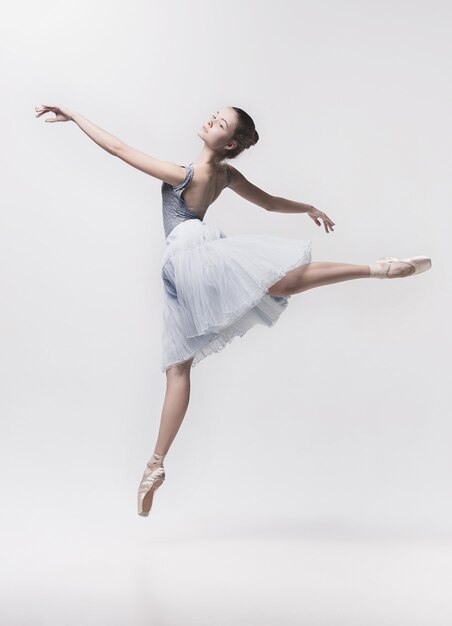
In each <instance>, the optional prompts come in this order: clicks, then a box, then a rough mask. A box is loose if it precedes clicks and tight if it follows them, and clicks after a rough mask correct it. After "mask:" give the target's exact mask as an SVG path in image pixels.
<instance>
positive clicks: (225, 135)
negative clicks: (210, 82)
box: [198, 107, 237, 150]
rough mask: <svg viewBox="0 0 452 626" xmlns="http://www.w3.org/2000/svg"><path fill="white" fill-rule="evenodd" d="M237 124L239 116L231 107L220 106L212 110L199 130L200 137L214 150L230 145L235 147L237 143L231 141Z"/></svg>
mask: <svg viewBox="0 0 452 626" xmlns="http://www.w3.org/2000/svg"><path fill="white" fill-rule="evenodd" d="M236 126H237V117H236V113H235V111H234V109H232V108H231V107H225V108H223V109H222V108H220V109H218V111H212V113H211V115H210V117H209V118H208V120H207V121H206V122H205V123H204V125H203V126H201V128H200V129H199V131H198V135H199V137H201V139H203V140H204V142H205V143H206V144H207V145H208V146H209V148H211V149H212V150H218V149H220V148H224V147H225V146H228V147H229V148H234V147H235V146H236V145H237V144H236V143H235V141H231V138H232V137H233V136H234V133H235V129H236Z"/></svg>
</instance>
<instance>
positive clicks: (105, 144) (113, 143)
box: [71, 112, 122, 155]
mask: <svg viewBox="0 0 452 626" xmlns="http://www.w3.org/2000/svg"><path fill="white" fill-rule="evenodd" d="M71 117H72V120H73V121H74V122H75V123H76V124H77V126H79V127H80V128H81V129H82V130H83V132H84V133H85V134H87V135H88V137H90V139H92V140H93V141H94V142H95V143H97V145H98V146H100V147H101V148H103V149H104V150H106V151H107V152H109V153H110V154H113V155H116V151H117V149H118V147H119V146H120V145H121V143H122V141H121V140H120V139H119V138H118V137H115V135H112V134H111V133H109V132H107V131H106V130H103V129H102V128H100V127H99V126H96V125H95V124H93V123H92V122H90V121H89V120H87V119H86V117H83V116H82V115H80V113H73V112H71Z"/></svg>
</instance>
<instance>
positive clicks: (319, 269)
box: [268, 261, 370, 296]
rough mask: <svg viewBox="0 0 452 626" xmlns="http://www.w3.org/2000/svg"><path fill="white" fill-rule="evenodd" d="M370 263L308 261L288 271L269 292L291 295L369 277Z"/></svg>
mask: <svg viewBox="0 0 452 626" xmlns="http://www.w3.org/2000/svg"><path fill="white" fill-rule="evenodd" d="M369 276H370V269H369V265H355V264H354V263H333V262H329V261H319V262H314V263H306V264H305V265H301V266H300V267H296V268H295V269H293V270H290V271H289V272H287V274H286V275H285V276H283V277H282V278H281V279H280V280H279V281H278V282H277V283H275V284H274V285H272V286H271V287H270V289H269V290H268V293H270V294H271V295H274V296H291V295H293V294H296V293H300V292H302V291H307V290H308V289H313V288H314V287H321V286H323V285H332V284H333V283H340V282H343V281H345V280H353V279H355V278H369Z"/></svg>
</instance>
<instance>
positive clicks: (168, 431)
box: [150, 358, 193, 467]
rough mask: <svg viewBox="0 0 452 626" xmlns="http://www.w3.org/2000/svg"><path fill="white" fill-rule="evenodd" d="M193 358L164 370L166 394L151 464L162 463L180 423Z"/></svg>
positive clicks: (185, 407) (185, 403) (188, 397)
mask: <svg viewBox="0 0 452 626" xmlns="http://www.w3.org/2000/svg"><path fill="white" fill-rule="evenodd" d="M192 361H193V358H191V359H189V360H188V361H185V362H184V363H180V364H178V365H174V366H173V367H170V368H169V369H168V370H166V394H165V400H164V402H163V408H162V414H161V417H160V428H159V433H158V437H157V441H156V444H155V448H154V455H155V456H154V457H153V460H152V463H150V465H151V466H154V465H155V466H156V467H157V466H158V465H163V459H164V457H165V455H166V453H167V452H168V450H169V448H170V446H171V444H172V443H173V441H174V438H175V437H176V434H177V432H178V430H179V428H180V425H181V424H182V421H183V419H184V417H185V413H186V412H187V408H188V403H189V401H190V384H191V381H190V373H191V364H192Z"/></svg>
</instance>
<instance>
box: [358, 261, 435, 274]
mask: <svg viewBox="0 0 452 626" xmlns="http://www.w3.org/2000/svg"><path fill="white" fill-rule="evenodd" d="M391 263H407V264H408V265H411V267H412V268H414V271H413V272H411V273H410V274H406V275H405V276H402V277H401V276H398V275H397V274H396V275H394V276H388V272H389V268H390V267H391ZM431 266H432V260H431V258H430V257H429V256H413V257H409V258H407V259H399V258H398V257H395V256H383V257H381V258H380V259H378V261H377V262H376V263H373V264H371V265H369V269H370V277H371V278H406V277H408V276H413V275H414V274H421V273H422V272H426V271H427V270H429V269H430V268H431Z"/></svg>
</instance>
